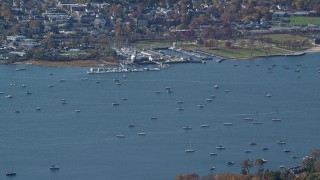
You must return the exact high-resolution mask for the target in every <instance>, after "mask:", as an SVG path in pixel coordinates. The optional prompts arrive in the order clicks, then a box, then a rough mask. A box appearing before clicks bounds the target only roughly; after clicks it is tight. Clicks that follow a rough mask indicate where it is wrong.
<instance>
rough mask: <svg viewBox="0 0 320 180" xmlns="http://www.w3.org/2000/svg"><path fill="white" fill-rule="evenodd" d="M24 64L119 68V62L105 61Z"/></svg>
mask: <svg viewBox="0 0 320 180" xmlns="http://www.w3.org/2000/svg"><path fill="white" fill-rule="evenodd" d="M22 63H26V64H30V65H34V66H51V67H92V66H117V65H118V63H117V62H108V61H103V60H74V61H47V60H35V59H33V60H27V61H24V62H22Z"/></svg>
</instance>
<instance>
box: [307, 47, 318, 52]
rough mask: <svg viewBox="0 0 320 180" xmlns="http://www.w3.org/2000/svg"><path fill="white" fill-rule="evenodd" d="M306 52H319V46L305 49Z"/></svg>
mask: <svg viewBox="0 0 320 180" xmlns="http://www.w3.org/2000/svg"><path fill="white" fill-rule="evenodd" d="M306 52H320V46H315V47H312V48H310V49H308V50H306Z"/></svg>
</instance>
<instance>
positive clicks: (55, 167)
mask: <svg viewBox="0 0 320 180" xmlns="http://www.w3.org/2000/svg"><path fill="white" fill-rule="evenodd" d="M59 169H60V167H59V166H58V165H56V164H53V165H51V166H50V171H58V170H59Z"/></svg>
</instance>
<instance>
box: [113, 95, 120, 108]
mask: <svg viewBox="0 0 320 180" xmlns="http://www.w3.org/2000/svg"><path fill="white" fill-rule="evenodd" d="M119 105H120V104H119V103H118V97H117V96H116V100H115V101H113V102H112V106H119Z"/></svg>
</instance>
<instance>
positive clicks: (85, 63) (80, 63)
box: [13, 46, 320, 67]
mask: <svg viewBox="0 0 320 180" xmlns="http://www.w3.org/2000/svg"><path fill="white" fill-rule="evenodd" d="M316 52H320V46H314V47H312V48H309V49H307V50H306V51H303V52H296V53H297V55H300V54H302V53H316ZM213 55H214V54H213ZM273 56H294V54H288V55H286V54H279V55H269V56H255V57H244V58H237V59H235V58H228V57H225V59H228V60H234V61H237V60H239V61H241V60H254V59H256V58H268V57H273ZM19 63H25V64H30V65H35V66H51V67H97V66H118V65H119V64H118V63H117V62H109V61H103V60H74V61H47V60H36V59H32V60H27V61H24V62H19ZM13 64H18V63H13Z"/></svg>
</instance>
